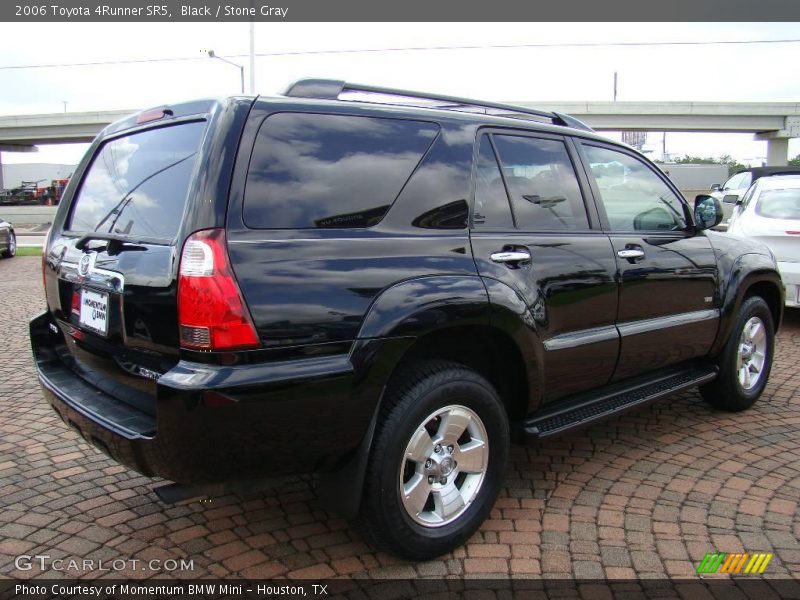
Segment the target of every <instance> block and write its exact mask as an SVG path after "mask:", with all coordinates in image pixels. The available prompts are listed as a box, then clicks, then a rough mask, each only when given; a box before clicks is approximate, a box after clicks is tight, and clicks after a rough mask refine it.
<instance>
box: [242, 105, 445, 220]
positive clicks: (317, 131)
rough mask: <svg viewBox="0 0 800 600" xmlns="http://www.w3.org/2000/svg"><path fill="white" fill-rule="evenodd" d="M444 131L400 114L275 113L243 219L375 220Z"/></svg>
mask: <svg viewBox="0 0 800 600" xmlns="http://www.w3.org/2000/svg"><path fill="white" fill-rule="evenodd" d="M438 131H439V128H438V126H437V125H435V124H432V123H425V122H420V121H406V120H400V119H382V118H373V117H353V116H344V115H323V114H308V113H278V114H275V115H272V116H270V117H268V118H267V119H266V120H265V121H264V123H263V124H262V126H261V129H260V130H259V133H258V138H257V140H256V144H255V148H254V150H253V157H252V159H251V162H250V171H249V173H248V176H247V187H246V190H245V198H244V221H245V223H246V225H247V226H248V227H251V228H254V229H310V228H344V227H371V226H372V225H375V224H376V223H378V222H379V221H380V220H381V219H382V218H383V216H384V215H385V214H386V211H388V210H389V207H390V206H391V205H392V203H393V202H394V200H395V198H397V196H398V194H399V193H400V190H401V189H402V187H403V185H404V184H405V182H406V180H408V178H409V176H410V175H411V173H412V172H413V170H414V168H415V167H416V165H417V164H418V163H419V161H420V160H421V159H422V157H423V155H424V154H425V152H426V151H427V149H428V148H429V147H430V145H431V143H432V142H433V140H434V138H435V137H436V134H437V133H438Z"/></svg>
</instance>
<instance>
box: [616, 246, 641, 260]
mask: <svg viewBox="0 0 800 600" xmlns="http://www.w3.org/2000/svg"><path fill="white" fill-rule="evenodd" d="M617 256H619V257H620V258H627V259H628V260H635V259H637V258H644V250H636V249H635V248H627V249H625V250H620V251H619V252H617Z"/></svg>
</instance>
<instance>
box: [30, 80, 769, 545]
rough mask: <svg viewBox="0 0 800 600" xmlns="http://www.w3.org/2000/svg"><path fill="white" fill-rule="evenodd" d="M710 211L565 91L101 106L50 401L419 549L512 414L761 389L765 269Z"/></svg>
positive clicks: (77, 203)
mask: <svg viewBox="0 0 800 600" xmlns="http://www.w3.org/2000/svg"><path fill="white" fill-rule="evenodd" d="M720 218H721V209H720V205H719V202H718V201H717V200H715V199H714V198H711V197H709V196H704V197H703V196H700V197H698V198H697V199H696V202H695V205H694V207H693V209H692V208H690V207H689V205H687V203H686V201H685V200H684V199H683V198H682V197H681V195H680V193H679V192H678V191H677V190H676V188H675V186H674V185H673V184H672V183H671V182H670V181H669V180H668V179H667V178H666V177H665V176H664V175H663V174H662V173H661V172H660V171H659V170H658V169H657V168H655V167H654V166H653V165H652V164H651V163H650V162H649V161H648V160H647V159H645V158H644V157H642V156H641V155H640V154H638V153H637V152H635V151H633V150H632V149H630V148H628V147H626V146H624V145H621V144H619V143H616V142H612V141H609V140H607V139H605V138H603V137H600V136H598V135H595V134H594V133H593V132H592V130H591V129H589V128H588V127H587V126H585V125H584V124H583V123H581V122H580V121H577V120H576V119H574V118H571V117H569V116H567V115H562V114H558V113H550V112H544V111H537V110H531V109H526V108H520V107H515V106H506V105H501V104H495V103H487V102H476V101H471V100H465V99H462V98H453V97H447V96H436V95H421V94H416V93H413V92H406V91H400V90H390V89H384V88H375V87H367V86H359V85H352V84H345V83H343V82H337V81H328V80H305V81H300V82H298V83H296V84H294V85H293V86H292V87H291V88H290V89H289V90H288V91H287V92H286V94H285V96H282V97H274V98H267V97H255V98H253V97H234V98H228V99H224V100H215V101H197V102H191V103H185V104H177V105H174V106H168V107H160V108H157V109H154V110H148V111H144V112H142V113H139V114H138V115H134V116H132V117H130V118H128V119H125V120H122V121H120V122H117V123H115V124H113V125H110V126H109V127H107V128H106V129H105V130H104V131H103V132H102V133H101V134H100V135H99V136H98V137H97V139H96V140H95V141H94V143H93V144H92V146H91V148H90V149H89V151H88V153H87V154H86V157H85V158H84V159H83V161H82V162H81V164H80V165H79V166H78V168H77V170H76V174H75V176H74V177H73V178H72V180H71V181H70V183H69V186H68V188H67V190H66V192H65V194H64V198H63V200H62V202H61V203H60V205H59V207H58V212H57V215H56V217H55V219H54V222H53V227H52V229H51V231H50V234H49V237H48V241H47V244H46V249H45V252H44V256H43V265H42V266H43V273H44V283H45V293H46V296H47V306H48V310H47V311H46V312H45V313H43V314H42V315H40V316H39V317H37V318H35V319H34V320H33V321H32V322H31V325H30V334H31V342H32V346H33V352H34V356H35V359H36V363H37V367H38V372H39V378H40V380H41V384H42V388H43V390H44V394H45V396H46V398H47V400H48V402H49V403H50V404H52V406H53V408H54V409H55V410H56V411H57V412H58V414H59V415H61V417H62V418H63V419H64V420H65V421H66V422H68V423H69V424H70V425H73V426H74V427H76V428H77V429H78V430H79V431H80V433H81V434H82V435H83V437H84V438H85V439H86V440H88V441H89V442H91V443H92V444H94V445H95V446H97V447H99V448H100V449H102V450H103V451H105V452H106V453H108V454H109V455H110V456H111V457H113V458H114V459H116V460H117V461H119V462H121V463H123V464H125V465H128V466H129V467H131V468H132V469H135V470H137V471H139V472H141V473H144V474H146V475H153V476H159V477H164V478H167V479H170V480H173V481H176V482H181V483H202V482H229V481H241V480H246V479H254V478H260V477H267V476H270V477H271V476H273V475H275V476H277V475H284V474H293V473H298V472H312V471H313V472H316V473H319V482H320V489H321V492H322V493H323V495H324V497H325V498H327V499H328V501H329V502H330V503H331V504H332V505H334V507H335V508H336V509H337V510H339V511H340V512H341V513H342V514H344V515H345V516H348V517H354V516H355V515H357V514H359V515H360V517H361V519H362V521H363V522H364V523H365V524H366V525H367V526H366V527H364V531H365V532H366V533H367V535H368V536H370V537H371V538H372V541H373V542H374V543H375V544H376V545H378V546H379V547H382V548H386V549H388V550H391V551H393V552H396V553H399V554H401V555H403V556H406V557H411V558H418V559H421V558H427V557H432V556H435V555H438V554H441V553H443V552H446V551H448V550H450V549H452V548H453V547H455V546H456V545H458V544H460V543H462V542H463V541H464V540H466V539H467V538H468V537H469V536H470V535H471V534H472V533H473V532H474V531H475V530H476V529H477V528H478V527H479V526H480V524H481V522H482V521H483V520H484V519H485V518H486V516H487V515H488V514H489V511H490V509H491V508H492V505H493V503H494V501H495V498H496V495H497V493H498V490H499V489H500V487H501V482H502V478H503V472H504V467H505V463H506V457H507V453H508V448H509V443H510V441H511V439H512V438H515V437H519V438H523V437H539V438H543V437H546V436H550V435H554V434H557V433H560V432H562V431H564V430H567V429H570V428H572V427H576V426H579V425H584V424H586V423H587V422H590V421H593V420H595V419H598V418H602V417H604V416H607V415H610V414H614V413H617V412H619V411H622V410H625V409H628V408H631V407H635V406H640V405H642V404H644V403H646V402H650V401H653V400H655V399H657V398H661V397H664V396H667V395H669V394H672V393H673V392H676V391H679V390H683V389H686V388H688V387H691V386H700V392H701V395H702V397H703V398H704V399H705V400H706V401H708V402H710V403H711V404H712V405H714V406H715V407H718V408H721V409H726V410H742V409H745V408H748V407H749V406H751V405H752V404H753V403H754V402H755V401H756V400H757V399H758V397H759V396H760V395H761V393H762V392H763V390H764V386H765V385H766V383H767V378H768V376H769V372H770V365H771V363H772V358H773V340H774V336H775V330H776V328H777V327H778V324H779V323H780V320H781V315H782V307H783V293H784V292H783V287H782V284H781V279H780V276H779V274H778V271H777V268H776V264H775V260H774V258H773V257H772V255H771V254H770V252H769V250H767V249H766V248H765V247H764V246H761V245H758V244H755V243H751V242H747V241H744V240H739V239H735V238H729V237H726V236H724V235H722V234H718V233H714V232H711V231H709V229H710V228H711V227H713V226H714V225H716V224H717V223H718V222H719V220H720Z"/></svg>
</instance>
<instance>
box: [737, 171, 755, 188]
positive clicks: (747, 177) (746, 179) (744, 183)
mask: <svg viewBox="0 0 800 600" xmlns="http://www.w3.org/2000/svg"><path fill="white" fill-rule="evenodd" d="M742 175H743V177H742V180H741V181H740V182H739V187H740V188H746V187H750V184H751V183H752V182H753V174H752V173H742Z"/></svg>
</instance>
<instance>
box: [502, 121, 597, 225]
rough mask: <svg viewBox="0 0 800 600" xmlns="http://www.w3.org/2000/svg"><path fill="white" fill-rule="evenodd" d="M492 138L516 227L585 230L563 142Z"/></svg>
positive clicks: (570, 163)
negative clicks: (509, 197) (501, 167)
mask: <svg viewBox="0 0 800 600" xmlns="http://www.w3.org/2000/svg"><path fill="white" fill-rule="evenodd" d="M493 138H494V141H495V145H496V147H497V153H498V155H499V159H500V164H501V165H502V166H503V174H504V175H505V179H506V185H507V186H508V193H509V195H510V196H511V206H512V208H513V209H514V218H515V219H516V221H517V227H518V228H519V229H527V230H535V231H550V230H556V231H559V230H563V229H588V227H589V221H588V219H587V217H586V209H585V207H584V205H583V198H582V196H581V191H580V187H579V186H578V180H577V178H576V177H575V170H574V169H573V167H572V162H571V161H570V159H569V155H568V154H567V148H566V146H565V145H564V142H562V141H560V140H549V139H540V138H530V137H521V136H510V135H495V136H493Z"/></svg>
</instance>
